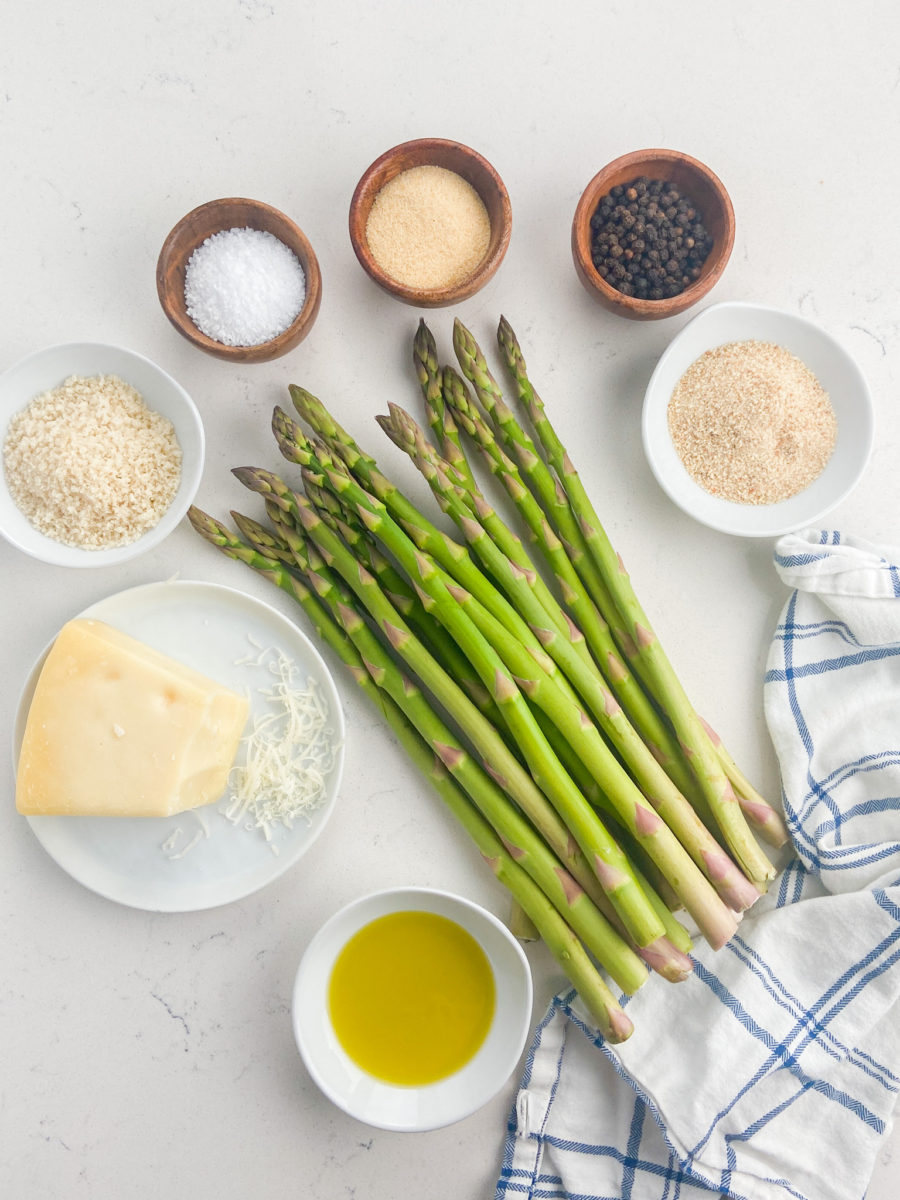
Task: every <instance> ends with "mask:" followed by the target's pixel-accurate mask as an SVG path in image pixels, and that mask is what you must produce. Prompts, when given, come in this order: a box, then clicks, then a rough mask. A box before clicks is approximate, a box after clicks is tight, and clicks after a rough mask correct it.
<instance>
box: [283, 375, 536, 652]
mask: <svg viewBox="0 0 900 1200" xmlns="http://www.w3.org/2000/svg"><path fill="white" fill-rule="evenodd" d="M291 396H292V397H293V400H294V404H295V405H296V407H297V408H298V411H300V412H301V414H302V415H304V416H306V417H307V419H308V420H310V424H313V428H320V429H323V430H325V431H326V432H325V433H324V434H323V436H324V437H325V438H326V440H327V442H328V446H329V447H333V448H334V449H335V451H336V453H339V463H336V462H334V461H333V460H331V459H329V461H323V460H322V459H321V458H320V457H319V456H318V455H317V454H315V452H314V450H313V447H312V446H311V445H310V442H309V440H308V439H307V437H306V435H305V434H304V433H303V430H302V429H301V428H300V426H299V425H298V424H297V422H296V421H293V420H291V418H290V417H289V416H288V414H287V413H286V412H284V411H283V410H282V409H280V408H276V409H275V412H274V414H273V417H272V429H273V432H274V433H275V438H276V440H277V442H278V448H279V450H280V451H281V453H282V455H283V456H284V457H285V458H286V459H287V460H288V461H289V462H296V463H299V464H300V465H301V466H305V467H309V466H310V464H311V462H312V461H315V464H316V465H315V468H314V470H315V471H316V473H317V474H318V475H319V476H321V482H322V484H323V486H330V485H329V484H328V479H326V472H327V474H328V476H329V478H330V477H337V476H338V474H339V473H343V474H345V476H346V478H348V479H351V478H352V479H355V480H357V482H358V485H359V486H360V487H361V489H365V491H366V493H367V494H369V495H370V496H371V497H372V498H373V499H375V500H377V501H378V502H380V503H382V504H383V506H384V508H385V513H386V515H387V514H390V520H391V524H392V525H393V526H394V527H395V528H397V529H399V532H400V533H403V534H405V535H406V536H405V539H404V540H406V541H409V542H411V543H412V544H413V546H414V547H416V548H417V549H418V550H420V551H424V552H425V553H427V554H428V555H429V556H430V557H431V558H433V559H434V561H435V562H437V563H438V564H439V565H440V566H441V567H442V568H443V569H444V570H445V571H447V572H448V574H450V575H452V576H453V578H454V579H455V580H456V581H457V582H458V583H460V584H461V585H462V586H463V587H464V588H465V589H466V590H467V591H470V592H471V593H472V594H473V595H474V596H477V597H478V599H479V600H480V601H481V603H482V604H484V606H485V607H486V608H487V609H489V610H490V611H491V612H492V613H493V614H494V616H496V617H497V618H498V620H500V621H502V622H503V624H504V625H505V626H506V628H507V629H509V631H510V632H511V633H512V634H513V635H514V636H515V637H517V638H519V639H520V640H521V641H522V642H524V643H525V644H526V645H531V646H532V647H533V648H535V649H539V644H538V642H537V639H536V638H535V636H534V634H533V633H532V632H531V630H530V629H529V628H528V626H527V625H526V624H525V622H524V621H523V619H522V617H521V616H520V615H519V613H518V612H516V610H515V608H514V607H513V606H512V605H511V604H510V603H509V601H508V600H507V599H506V597H505V596H504V595H503V594H502V592H500V591H499V590H498V589H497V588H496V587H495V586H494V584H492V583H491V581H490V580H489V579H487V578H486V577H485V576H484V574H483V573H482V572H481V571H480V570H479V569H478V567H477V566H476V565H475V563H474V562H473V561H472V559H471V556H470V555H469V552H468V550H467V549H466V548H465V546H461V545H460V544H459V543H458V542H456V541H454V540H453V538H451V537H449V536H448V535H447V534H446V533H443V532H442V531H441V530H440V529H438V528H437V526H436V525H434V524H432V522H431V521H429V520H428V518H427V517H425V516H424V515H423V514H422V513H420V512H419V511H418V509H416V508H415V507H414V506H413V505H412V504H411V503H410V502H409V500H407V498H406V497H405V496H404V495H403V493H402V492H401V491H400V489H399V488H398V487H396V486H395V485H394V484H393V483H391V481H390V480H389V479H388V478H387V477H386V476H384V475H382V474H381V472H380V471H379V470H378V469H377V467H376V466H373V465H372V464H373V463H374V462H375V460H374V459H373V458H371V457H369V456H368V455H365V454H363V452H362V451H361V450H360V449H359V447H358V446H357V445H356V443H355V442H354V441H353V439H352V438H351V437H350V435H349V434H348V433H347V432H346V431H345V430H343V429H341V427H340V426H339V425H337V423H336V422H334V421H333V419H332V418H331V416H330V414H329V413H328V412H327V410H326V409H325V407H324V405H323V404H322V403H321V401H319V400H317V399H316V398H315V397H314V396H311V395H310V394H309V393H308V392H305V391H304V390H303V389H302V388H297V387H292V388H291ZM313 422H315V424H314V423H313ZM341 467H343V472H341ZM331 490H332V491H335V490H336V489H335V488H333V487H332V488H331ZM338 498H339V499H340V496H339V497H338ZM413 577H415V576H413Z"/></svg>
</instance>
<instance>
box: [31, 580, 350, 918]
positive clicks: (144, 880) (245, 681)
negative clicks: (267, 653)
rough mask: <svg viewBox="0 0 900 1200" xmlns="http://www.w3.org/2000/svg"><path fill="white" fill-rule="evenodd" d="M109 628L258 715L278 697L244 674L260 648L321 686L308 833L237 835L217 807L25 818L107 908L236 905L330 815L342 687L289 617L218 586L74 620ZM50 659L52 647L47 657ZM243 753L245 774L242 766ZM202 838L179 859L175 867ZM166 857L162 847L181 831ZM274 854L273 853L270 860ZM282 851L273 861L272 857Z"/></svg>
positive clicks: (185, 585)
mask: <svg viewBox="0 0 900 1200" xmlns="http://www.w3.org/2000/svg"><path fill="white" fill-rule="evenodd" d="M77 615H78V616H82V617H94V618H96V619H97V620H99V621H106V622H107V623H108V624H110V625H114V626H115V627H116V628H117V629H121V630H123V631H124V632H125V633H128V634H131V635H132V637H136V638H140V639H141V641H143V642H146V643H147V644H148V645H150V646H153V647H155V648H156V649H157V650H161V651H162V652H163V653H165V654H169V655H171V656H172V657H173V658H175V659H177V660H179V661H180V662H183V663H185V664H186V665H187V666H190V667H193V668H195V669H196V670H198V671H202V672H203V674H205V675H208V676H209V677H210V678H212V679H215V680H216V681H218V682H220V683H223V684H225V685H227V686H229V687H232V688H234V689H235V690H236V691H244V690H245V689H246V690H247V691H248V692H249V694H250V697H251V706H250V715H251V720H252V718H253V717H254V716H256V715H258V714H262V713H264V712H266V711H268V701H266V699H265V698H264V697H263V696H261V695H260V694H259V692H258V690H257V689H259V688H266V687H271V686H272V682H273V676H272V674H271V673H270V672H269V669H268V666H267V665H266V664H265V663H263V664H262V665H255V664H241V662H240V660H241V659H244V658H247V657H248V656H251V655H253V656H258V655H259V648H260V647H265V648H266V649H268V648H269V647H272V648H275V649H277V650H280V651H282V652H283V653H284V654H285V655H286V656H288V657H289V658H291V659H292V660H293V661H294V662H295V663H296V666H297V678H298V680H299V681H302V682H303V683H305V682H306V679H307V678H312V679H314V680H315V681H316V682H317V683H318V684H319V686H320V688H321V689H322V693H323V695H324V697H325V699H326V701H327V703H328V706H329V714H330V716H331V719H332V729H333V735H334V739H335V743H336V744H337V746H338V749H337V753H336V756H335V761H334V766H333V767H332V770H331V773H330V775H329V777H328V786H327V794H326V796H325V799H324V801H323V803H322V804H321V805H320V806H319V807H318V808H316V809H315V810H314V811H313V812H312V813H311V814H310V819H309V821H308V822H306V821H303V820H301V821H297V822H296V823H295V824H294V827H293V828H292V829H286V828H284V827H281V826H279V827H278V828H277V829H276V830H275V833H274V836H273V841H272V842H271V843H269V842H267V841H266V839H265V836H264V834H263V833H262V831H261V830H258V829H254V830H248V829H246V828H244V827H243V825H238V826H235V825H233V824H232V822H231V821H230V820H229V819H228V818H226V817H225V816H224V815H223V814H222V813H221V812H219V808H220V807H222V804H221V802H217V803H213V804H209V805H206V806H205V807H203V808H199V809H194V810H193V812H185V813H179V814H178V815H177V816H174V817H142V818H128V817H28V818H26V819H27V820H28V822H29V824H30V825H31V828H32V830H33V831H34V834H35V836H36V837H37V839H38V841H39V842H40V843H41V845H42V846H43V847H44V849H45V850H46V851H47V853H48V854H49V855H50V857H51V858H53V859H54V860H55V861H56V862H57V863H58V864H59V866H61V867H62V869H63V870H64V871H66V872H67V873H68V874H69V875H71V876H72V878H73V879H76V880H77V881H78V882H79V883H81V884H83V885H84V886H85V887H87V888H90V890H91V891H94V892H97V893H98V894H99V895H101V896H105V897H107V899H109V900H116V901H118V902H119V903H120V904H127V905H129V906H130V907H132V908H141V909H146V910H148V911H150V912H192V911H196V910H198V909H204V908H214V907H215V906H217V905H219V904H228V903H230V902H231V901H232V900H239V899H241V898H242V897H243V896H247V895H249V894H250V893H251V892H255V891H257V890H258V889H259V888H261V887H264V886H265V885H266V884H267V883H271V881H272V880H273V879H277V878H278V876H279V875H282V874H283V873H284V872H285V871H287V870H288V869H289V868H290V867H292V866H293V865H294V863H296V862H297V860H298V859H299V858H300V857H301V856H302V855H303V854H305V853H306V851H307V850H308V849H309V847H310V846H311V845H312V844H313V842H314V841H315V840H316V838H317V837H318V836H319V834H320V833H321V832H322V829H323V828H324V827H325V824H326V822H327V821H328V818H329V816H330V815H331V812H332V810H333V808H334V804H335V799H336V797H337V792H338V788H339V787H340V780H341V771H342V767H343V758H344V750H343V746H344V716H343V710H342V708H341V704H340V699H339V697H338V694H337V690H336V688H335V686H334V681H333V679H332V677H331V675H330V674H329V671H328V668H327V667H326V665H325V663H324V662H323V661H322V659H321V657H320V656H319V653H318V651H317V650H316V649H315V647H314V646H313V645H312V644H311V643H310V642H309V640H308V639H307V638H306V637H305V636H304V635H303V634H302V633H301V632H300V630H299V629H297V628H296V627H295V626H294V625H293V624H292V623H291V622H290V621H289V620H288V619H287V617H285V616H282V614H281V613H279V612H277V611H276V610H275V609H274V608H270V607H269V605H268V604H264V603H263V602H262V601H261V600H256V599H255V598H254V597H252V596H248V595H245V594H244V593H243V592H239V591H235V590H234V589H232V588H227V587H222V586H221V585H219V584H212V583H193V582H188V581H180V580H179V581H173V582H170V583H149V584H145V585H144V586H142V587H136V588H130V589H129V590H128V591H124V592H119V593H117V594H116V595H114V596H109V597H107V598H106V599H105V600H100V601H99V602H98V603H96V604H92V605H91V606H90V607H89V608H86V609H85V610H84V612H81V613H79V614H77ZM47 650H49V647H47ZM47 650H45V651H44V652H43V653H42V655H41V656H40V658H39V659H38V661H37V662H36V663H35V666H34V668H33V669H32V671H31V674H30V675H29V677H28V680H27V682H26V684H25V687H24V689H23V692H22V695H21V698H20V700H19V706H18V710H17V714H16V721H15V726H14V729H13V762H14V763H17V762H18V756H19V750H20V748H21V745H22V737H23V734H24V732H25V721H26V719H27V716H28V709H29V706H30V704H31V698H32V696H33V695H34V688H35V685H36V683H37V678H38V675H39V673H40V668H41V666H42V665H43V661H44V658H45V657H46V654H47ZM243 753H244V749H243V747H241V749H240V750H239V751H238V757H237V760H236V761H237V762H238V763H240V762H241V761H242V756H243ZM204 828H206V829H208V831H209V836H201V838H200V840H199V841H198V842H197V843H196V845H194V847H193V848H192V849H190V850H189V851H188V852H187V853H186V854H185V855H184V857H183V858H173V857H170V856H171V855H174V854H178V853H179V852H180V851H182V850H183V849H184V848H185V847H186V846H187V844H188V843H189V842H190V841H191V840H192V839H193V838H194V837H195V836H196V835H197V833H198V831H200V832H201V833H202V830H203V829H204ZM179 829H180V831H181V832H180V834H178V836H177V837H176V838H175V841H174V845H172V847H171V849H170V850H168V851H167V850H165V849H164V848H163V847H164V845H165V844H166V843H167V842H168V840H169V839H170V838H172V837H173V835H174V834H175V831H176V830H179ZM273 846H274V848H275V849H274V850H273ZM276 851H277V853H276Z"/></svg>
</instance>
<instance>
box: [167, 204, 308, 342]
mask: <svg viewBox="0 0 900 1200" xmlns="http://www.w3.org/2000/svg"><path fill="white" fill-rule="evenodd" d="M246 228H250V229H259V230H262V231H263V232H266V233H271V234H274V236H275V237H277V238H278V239H279V241H281V242H283V243H284V245H285V246H287V247H288V248H289V249H291V250H293V252H294V253H295V254H296V255H297V258H298V259H299V261H300V265H301V266H302V267H303V272H304V274H305V275H306V299H305V301H304V303H303V308H302V309H301V310H300V312H299V313H298V314H297V317H296V319H295V320H294V321H293V322H292V323H291V324H290V325H289V326H288V327H287V329H285V330H284V332H283V333H279V334H278V336H277V337H274V338H272V339H271V340H270V341H268V342H260V343H259V345H256V346H226V345H224V344H223V343H222V342H217V341H216V340H215V339H214V338H211V337H207V336H206V334H205V333H202V332H201V331H200V330H199V329H198V328H197V326H196V325H195V324H194V322H193V321H192V320H191V318H190V317H189V316H188V313H187V306H186V304H185V300H184V274H185V269H186V268H187V264H188V260H189V259H190V257H191V255H192V254H193V253H194V251H195V250H196V249H197V247H198V246H199V245H201V244H202V243H203V242H204V241H205V240H206V239H207V238H208V237H210V236H211V235H212V234H214V233H219V232H221V231H222V230H224V229H246ZM156 290H157V293H158V294H159V302H160V304H161V305H162V307H163V312H164V313H165V314H166V316H167V317H168V318H169V320H170V321H171V322H172V324H173V325H174V326H175V328H176V329H177V330H178V332H179V333H180V334H182V336H183V337H186V338H187V340H188V341H189V342H192V343H193V344H194V345H195V346H198V347H199V348H200V349H201V350H205V351H206V353H207V354H214V355H215V356H216V357H217V358H225V359H229V360H230V361H231V362H243V363H250V362H269V361H270V360H271V359H273V358H280V357H281V355H282V354H287V352H288V351H289V350H293V348H294V347H295V346H297V345H299V344H300V342H302V341H303V339H304V338H305V337H306V335H307V334H308V333H309V331H310V329H312V327H313V323H314V322H315V319H316V316H317V315H318V312H319V305H320V304H321V302H322V276H321V272H320V271H319V262H318V259H317V258H316V255H315V252H314V250H313V248H312V246H311V245H310V243H309V240H308V239H307V237H306V235H305V234H304V233H303V231H302V230H301V229H300V227H299V226H297V225H295V224H294V222H293V221H292V220H291V219H290V217H286V216H285V215H284V213H282V212H279V211H278V209H277V208H272V207H271V206H270V205H268V204H263V203H262V202H261V201H259V200H244V199H240V198H237V197H234V198H231V199H225V200H210V201H208V202H207V203H206V204H201V205H200V207H199V208H195V209H193V210H192V211H191V212H189V213H188V214H187V216H186V217H182V218H181V220H180V221H179V222H178V224H177V225H176V226H175V228H174V229H173V230H172V232H171V233H170V234H169V236H168V237H167V238H166V240H165V242H163V247H162V250H161V251H160V252H159V259H158V261H157V264H156Z"/></svg>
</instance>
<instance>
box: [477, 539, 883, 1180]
mask: <svg viewBox="0 0 900 1200" xmlns="http://www.w3.org/2000/svg"><path fill="white" fill-rule="evenodd" d="M775 568H776V570H777V572H778V574H779V575H780V576H781V578H782V580H783V581H784V582H785V583H786V584H787V586H788V587H790V588H791V589H792V591H791V594H790V597H789V599H788V601H787V604H786V606H785V609H784V612H783V613H782V616H781V619H780V621H779V623H778V627H777V629H776V631H775V636H774V639H773V641H772V647H771V651H770V653H769V659H768V664H767V671H766V678H765V687H764V700H765V711H766V719H767V722H768V725H769V730H770V733H771V736H772V741H773V743H774V746H775V750H776V752H777V755H778V759H779V763H780V766H781V773H782V783H783V796H782V799H783V802H784V808H785V813H786V816H787V820H788V825H789V828H790V830H791V836H792V839H793V843H794V850H795V854H794V856H793V857H792V858H791V859H790V862H789V864H788V865H787V867H786V869H785V870H784V871H783V873H782V874H781V876H780V877H779V879H778V880H777V881H776V883H775V884H774V885H773V887H772V889H771V890H770V893H769V894H768V895H767V896H766V897H764V898H763V899H762V900H760V901H759V902H758V903H757V904H756V905H755V906H754V907H753V908H752V909H751V910H750V912H748V913H747V914H746V915H745V917H744V920H743V922H742V924H741V926H740V929H739V931H738V934H737V935H736V936H735V937H733V938H732V939H731V941H730V942H729V943H728V945H727V946H726V947H725V948H724V949H722V950H720V951H719V952H718V953H716V954H714V953H712V952H711V951H710V950H709V948H708V947H706V946H705V945H698V946H697V948H696V951H695V966H694V972H693V974H692V975H691V977H690V978H689V979H688V980H687V981H686V982H684V983H682V984H678V985H677V986H673V985H666V984H663V983H662V982H661V981H660V980H653V979H651V980H649V981H648V984H647V986H646V987H644V988H641V990H640V991H639V992H638V994H637V995H636V996H634V997H632V998H631V999H630V1000H629V1001H628V1013H629V1015H630V1016H631V1017H632V1018H633V1020H634V1024H635V1032H634V1034H633V1035H632V1037H631V1038H630V1039H629V1040H628V1041H627V1042H625V1043H624V1044H623V1045H621V1046H609V1045H607V1044H606V1043H605V1042H604V1041H603V1039H602V1038H601V1037H600V1036H599V1035H598V1034H597V1031H596V1030H595V1029H594V1028H592V1026H591V1024H590V1021H589V1018H588V1017H587V1016H586V1014H585V1011H584V1010H583V1009H582V1008H581V1007H580V1005H579V1002H578V999H577V997H576V996H575V993H574V992H572V991H568V992H564V993H562V994H561V995H559V996H557V997H556V998H555V999H554V1001H553V1002H552V1004H551V1005H550V1009H549V1011H548V1012H547V1014H546V1016H545V1017H544V1019H543V1021H542V1022H541V1023H540V1025H539V1027H538V1029H537V1031H536V1034H535V1037H534V1039H533V1043H532V1045H531V1047H530V1050H529V1053H528V1057H527V1060H526V1066H525V1073H524V1078H523V1080H522V1083H521V1087H520V1089H519V1092H518V1094H517V1096H516V1100H515V1103H514V1105H513V1110H512V1113H511V1115H510V1120H509V1128H508V1132H507V1138H506V1145H505V1151H504V1158H503V1164H502V1169H501V1173H500V1177H499V1181H498V1185H497V1197H498V1198H506V1200H518V1198H519V1197H541V1200H563V1198H570V1200H576V1198H577V1200H694V1198H695V1197H701V1196H703V1197H706V1198H709V1197H710V1196H720V1195H721V1196H727V1197H733V1198H734V1200H788V1198H790V1200H861V1198H862V1197H863V1196H864V1195H865V1191H866V1187H867V1184H868V1180H869V1177H870V1175H871V1171H872V1167H873V1165H874V1162H875V1157H876V1155H877V1153H878V1149H879V1146H880V1144H881V1141H882V1138H883V1136H884V1134H885V1132H886V1130H887V1129H888V1127H889V1125H890V1122H891V1116H892V1113H893V1110H894V1104H895V1100H896V1097H897V1090H898V1087H900V1005H898V1003H897V998H898V992H900V552H898V551H896V550H890V549H886V548H880V547H876V546H873V545H869V544H868V543H866V542H864V541H861V540H859V539H854V538H848V537H842V536H841V535H840V534H839V533H837V532H829V531H822V532H820V531H818V530H816V531H808V532H805V533H798V534H790V535H788V536H787V537H783V538H781V539H780V540H779V541H778V543H777V545H776V548H775Z"/></svg>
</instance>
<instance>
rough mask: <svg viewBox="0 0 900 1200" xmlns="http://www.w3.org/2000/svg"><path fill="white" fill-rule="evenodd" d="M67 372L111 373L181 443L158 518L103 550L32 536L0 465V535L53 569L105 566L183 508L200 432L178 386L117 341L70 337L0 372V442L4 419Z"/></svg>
mask: <svg viewBox="0 0 900 1200" xmlns="http://www.w3.org/2000/svg"><path fill="white" fill-rule="evenodd" d="M70 375H82V376H92V375H118V376H119V378H120V379H124V380H125V382H126V383H130V384H131V386H132V387H134V388H137V390H138V391H139V392H140V393H141V396H142V397H143V399H144V403H145V404H146V405H147V407H148V408H149V409H151V410H153V411H154V412H158V413H160V414H161V415H162V416H164V417H166V418H168V420H170V421H171V422H172V424H173V425H174V426H175V435H176V437H177V438H178V444H179V445H180V446H181V455H182V462H181V482H180V483H179V486H178V491H177V492H176V494H175V499H174V500H173V501H172V503H171V504H170V505H169V508H168V509H167V510H166V512H165V513H164V515H163V517H162V520H161V521H160V522H159V523H158V524H157V525H155V526H154V527H153V528H152V529H148V530H147V532H146V533H145V534H144V535H143V536H142V537H140V538H138V540H137V541H135V542H130V543H129V544H128V545H127V546H114V547H111V548H110V549H108V550H80V549H79V548H78V547H77V546H65V545H63V543H62V542H55V541H54V540H53V539H52V538H49V537H47V536H46V535H45V534H43V533H40V532H39V531H38V530H37V529H35V527H34V526H33V525H32V524H31V522H30V521H29V520H28V518H27V517H26V516H25V515H24V513H22V512H20V511H19V509H18V508H17V507H16V505H15V503H14V501H13V498H12V496H11V495H10V494H9V488H8V486H7V483H6V473H5V471H3V469H2V463H0V534H2V535H3V537H5V538H6V540H7V541H8V542H12V544H13V545H14V546H17V547H18V548H19V549H20V550H24V552H25V553H26V554H30V555H31V556H32V557H33V558H38V559H40V560H41V561H42V562H48V563H53V564H54V565H56V566H59V567H108V566H111V565H112V564H113V563H120V562H125V561H126V560H127V559H130V558H135V557H136V556H137V555H138V554H143V553H144V551H145V550H149V549H151V548H152V547H153V546H157V545H158V544H159V543H160V542H161V541H162V540H163V538H164V537H166V536H167V535H168V534H170V533H171V532H172V530H173V529H174V528H175V526H176V525H177V524H178V522H179V521H180V520H181V518H182V517H183V516H184V514H185V513H186V512H187V510H188V508H190V506H191V504H192V502H193V500H194V497H195V495H196V494H197V488H198V487H199V486H200V476H201V475H202V473H203V458H204V453H205V436H204V432H203V422H202V421H201V420H200V414H199V412H198V411H197V408H196V406H195V405H194V402H193V400H191V398H190V396H189V395H188V394H187V392H186V391H185V390H184V388H183V387H182V386H181V384H180V383H176V381H175V380H174V379H173V378H172V376H171V375H167V374H166V372H165V371H164V370H163V369H162V367H158V366H157V365H156V364H155V363H153V362H151V361H150V359H149V358H145V357H144V356H143V355H142V354H137V353H136V352H135V351H134V350H126V349H124V348H123V347H121V346H107V345H103V344H102V343H99V342H73V343H71V344H70V345H58V346H48V347H47V348H46V349H44V350H38V351H37V353H35V354H30V355H29V356H28V357H27V358H23V359H22V360H21V361H20V362H18V363H16V364H15V366H13V367H10V368H9V370H8V371H5V372H4V373H3V374H2V375H0V445H2V443H3V441H4V440H5V438H6V428H7V426H8V424H9V422H10V419H11V418H12V417H13V416H14V415H15V414H16V413H17V412H21V411H22V409H24V408H26V407H27V405H28V404H29V403H30V402H31V401H32V400H33V399H34V398H35V396H39V395H40V394H41V393H42V392H46V391H49V390H50V389H51V388H55V387H59V386H60V384H61V383H63V382H64V381H65V380H66V379H67V378H68V377H69V376H70Z"/></svg>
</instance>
